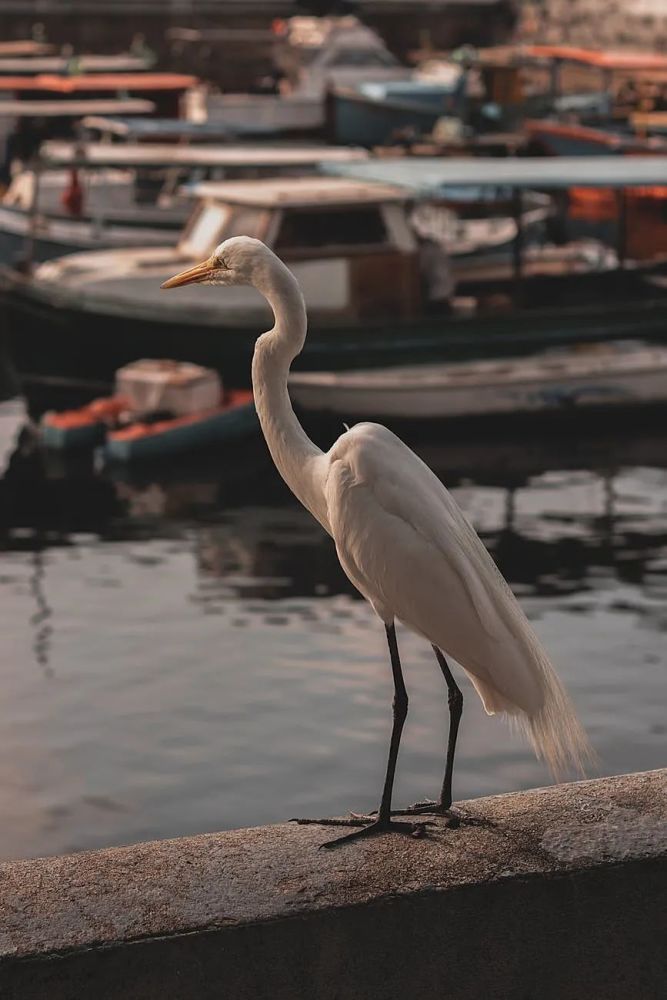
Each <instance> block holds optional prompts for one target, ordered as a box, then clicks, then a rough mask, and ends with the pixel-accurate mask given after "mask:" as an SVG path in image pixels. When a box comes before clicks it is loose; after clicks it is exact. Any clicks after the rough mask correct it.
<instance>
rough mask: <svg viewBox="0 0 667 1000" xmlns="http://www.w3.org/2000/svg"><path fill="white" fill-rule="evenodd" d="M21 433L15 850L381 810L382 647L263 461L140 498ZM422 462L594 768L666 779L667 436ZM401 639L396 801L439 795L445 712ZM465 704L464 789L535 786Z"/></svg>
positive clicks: (15, 476)
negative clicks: (509, 591)
mask: <svg viewBox="0 0 667 1000" xmlns="http://www.w3.org/2000/svg"><path fill="white" fill-rule="evenodd" d="M20 420H21V417H20V413H17V412H16V407H15V406H12V405H11V404H10V405H6V406H4V407H2V408H0V451H1V452H2V453H3V455H4V456H5V459H4V462H3V468H4V467H5V466H7V460H8V461H9V464H8V467H7V468H6V471H5V474H4V478H3V479H2V481H0V545H1V546H2V549H3V551H2V555H1V557H0V587H1V590H2V604H1V608H2V631H1V633H0V642H1V643H2V651H3V655H2V657H1V659H0V674H1V679H0V684H1V689H2V701H1V703H0V810H1V814H2V823H1V824H0V855H1V856H3V857H29V856H34V855H39V854H45V853H55V852H61V851H73V850H78V849H82V848H93V847H99V846H104V845H109V844H123V843H128V842H131V841H136V840H140V839H145V838H151V837H168V836H175V835H179V834H187V833H194V832H199V831H206V830H216V829H221V828H225V827H235V826H243V825H249V824H255V823H265V822H270V821H273V820H282V819H285V818H286V817H290V816H294V815H299V814H302V815H320V814H330V813H335V812H341V811H344V810H346V809H348V808H353V809H364V808H368V807H371V806H374V805H375V804H376V801H377V798H378V795H379V791H380V787H381V782H382V777H383V768H384V761H385V754H386V745H387V739H388V734H389V725H390V703H391V693H392V692H391V683H390V674H389V668H388V664H387V659H386V652H385V645H384V633H383V629H382V626H381V625H380V624H379V622H378V621H377V620H376V619H375V618H374V616H373V613H372V612H371V610H370V609H369V608H368V607H367V605H366V604H365V603H364V602H363V601H362V600H360V599H359V598H358V597H357V596H356V595H355V592H354V591H353V590H352V588H351V586H350V585H349V584H348V582H347V580H346V578H345V577H344V575H343V573H342V571H341V570H340V569H339V567H338V564H337V561H336V558H335V555H334V552H333V548H332V544H331V542H330V541H329V539H328V538H327V537H326V536H325V535H324V533H323V532H322V531H321V530H320V528H319V527H318V526H317V525H316V524H315V523H314V522H313V521H312V520H311V518H310V517H309V516H308V515H307V514H306V513H305V512H304V511H302V510H301V509H300V508H299V507H298V506H297V505H296V504H295V502H294V501H293V500H292V499H291V498H290V497H289V495H288V494H287V492H286V490H285V489H284V487H283V486H282V484H281V483H280V482H279V481H278V479H277V477H276V475H275V473H274V472H273V470H272V468H271V466H270V464H269V463H268V461H267V459H266V455H265V453H264V449H263V446H262V445H261V444H260V443H258V444H257V446H254V445H253V446H250V447H248V448H244V449H242V450H240V452H239V451H237V452H236V453H232V454H227V455H220V456H218V457H215V458H210V459H208V460H207V461H206V462H203V463H200V464H199V465H198V466H192V465H190V466H189V467H184V468H180V469H173V470H171V471H170V473H169V475H168V476H165V475H162V476H157V475H156V476H153V477H150V478H147V479H146V480H145V481H144V482H138V481H135V482H130V481H127V480H123V479H122V478H117V479H115V480H114V479H112V478H105V477H103V476H101V475H99V474H96V473H95V472H94V471H93V470H92V469H91V468H86V467H81V466H80V467H78V468H74V469H73V468H69V469H63V468H62V467H59V466H58V465H57V464H56V463H53V462H52V463H50V464H45V462H44V461H43V459H42V458H40V456H39V455H38V454H36V453H35V452H34V451H33V450H32V448H31V446H30V442H29V441H27V440H23V442H22V443H21V444H20V445H19V446H18V447H17V446H16V431H17V428H18V426H19V424H20ZM320 433H321V440H322V443H324V442H325V441H326V436H327V434H328V433H329V432H326V431H323V430H321V431H320ZM418 450H419V451H420V452H421V454H422V456H423V457H424V458H425V459H426V460H427V461H428V462H429V463H430V464H431V465H432V466H433V468H435V469H436V471H437V472H438V473H439V474H440V475H441V477H442V478H443V479H444V480H445V481H446V482H447V483H448V484H449V485H451V486H452V487H454V492H455V494H456V496H457V498H458V500H459V502H460V503H461V504H462V506H463V507H464V508H465V510H466V511H467V512H468V513H469V515H470V516H471V517H472V519H473V521H474V522H475V524H476V526H477V528H478V530H479V531H480V533H481V534H482V536H483V538H484V540H485V542H486V544H487V545H488V546H489V547H490V548H491V550H492V551H493V553H494V555H495V557H496V559H497V561H498V562H499V563H500V565H501V567H502V569H503V571H504V572H505V574H506V576H507V577H508V579H509V580H510V582H511V583H512V586H513V587H514V589H515V592H516V593H517V595H518V596H519V598H520V600H521V602H522V604H523V605H524V607H525V609H526V611H527V612H528V614H529V616H530V617H531V619H532V620H533V621H534V623H535V627H536V629H537V631H538V633H539V634H540V636H541V637H542V639H543V640H544V642H545V643H546V645H547V647H548V648H549V650H550V651H551V653H552V655H553V658H554V660H555V661H556V663H557V664H558V666H559V670H560V672H561V674H562V676H563V678H564V679H565V681H566V683H567V684H568V687H569V688H570V690H571V692H572V695H573V697H574V700H575V701H576V703H577V706H578V708H579V710H580V713H581V715H582V718H583V721H584V723H585V724H586V726H587V728H588V731H589V733H590V736H591V739H592V741H593V743H594V745H595V748H596V749H597V751H598V753H599V754H600V758H601V772H602V773H613V772H618V771H629V770H635V769H645V768H652V767H658V766H661V765H664V764H665V756H666V754H665V745H666V741H667V736H666V734H667V728H666V724H665V631H666V630H667V604H666V598H667V432H666V433H665V434H662V435H661V434H659V433H657V432H656V431H655V429H654V428H651V427H648V428H643V429H641V430H639V429H638V430H636V431H632V432H630V431H625V432H623V433H622V432H620V431H615V432H612V431H607V432H606V433H605V434H601V433H600V432H599V431H597V432H595V433H590V434H588V435H579V436H578V437H574V436H573V435H571V434H570V435H567V434H566V435H564V436H561V437H554V436H553V434H548V433H547V432H545V433H544V434H542V435H540V436H536V437H535V438H534V439H532V440H527V439H526V438H525V436H524V437H523V439H521V440H516V439H515V440H511V439H510V440H498V441H495V442H488V443H484V442H480V441H479V440H477V441H474V440H473V441H470V442H468V443H461V444H459V445H456V444H454V443H451V442H447V441H446V440H445V434H444V432H443V434H442V435H441V437H440V440H438V439H435V440H432V441H430V442H426V443H422V445H421V446H420V447H419V448H418ZM399 638H400V642H401V649H402V653H403V659H404V665H405V671H406V679H407V683H408V687H409V691H410V696H411V705H410V716H409V718H408V722H407V725H406V730H405V736H404V741H403V748H402V755H401V758H400V762H399V778H398V781H397V789H396V801H397V802H403V803H405V802H408V801H413V800H414V799H415V797H419V796H423V795H428V794H434V793H435V792H436V791H437V789H438V787H439V782H440V778H441V768H442V763H443V761H442V752H443V743H444V723H445V719H446V692H445V690H444V688H443V684H442V681H441V678H440V675H439V672H438V670H437V668H436V666H435V663H434V661H433V659H432V655H431V654H430V650H429V649H428V648H427V647H426V646H425V644H424V643H423V642H421V641H419V640H417V639H416V638H415V637H413V636H411V635H410V634H408V633H405V632H402V633H401V635H400V637H399ZM463 686H464V694H471V696H470V697H468V698H467V699H466V707H465V713H464V720H463V727H462V737H461V741H460V756H459V765H458V771H457V775H456V782H455V793H456V794H457V795H458V796H460V797H466V796H473V795H477V794H480V793H485V792H496V791H505V790H509V789H515V788H522V787H526V786H530V785H535V784H541V783H544V782H545V781H546V780H547V776H546V774H545V772H544V770H543V769H542V767H541V765H539V764H538V763H537V762H536V761H535V760H534V759H533V758H532V756H531V754H530V752H529V751H528V750H527V749H526V748H525V747H524V746H523V745H522V744H521V743H520V742H519V741H518V740H517V739H516V738H513V737H512V736H511V734H510V733H509V731H508V729H507V728H506V726H505V725H503V724H502V723H501V722H498V721H496V720H491V719H487V718H486V717H485V716H484V715H483V712H482V710H481V707H480V705H479V703H478V701H477V699H476V697H474V696H472V693H471V692H470V689H469V686H468V685H465V682H464V685H463Z"/></svg>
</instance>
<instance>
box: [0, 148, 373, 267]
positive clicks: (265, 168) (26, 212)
mask: <svg viewBox="0 0 667 1000" xmlns="http://www.w3.org/2000/svg"><path fill="white" fill-rule="evenodd" d="M366 156H367V154H366V152H365V151H364V150H361V149H352V148H343V147H334V146H325V145H323V144H322V145H318V144H315V143H310V144H304V143H292V144H285V143H282V144H267V145H258V144H255V143H243V144H239V143H231V142H230V143H226V144H224V145H217V144H216V145H214V144H212V143H205V144H196V145H181V144H179V145H174V144H171V143H163V142H155V141H152V142H146V143H140V142H132V143H129V142H124V143H118V144H112V143H109V142H76V143H71V142H63V141H49V142H45V143H43V145H42V147H41V149H40V154H39V158H38V159H37V160H36V163H35V165H34V168H33V169H29V170H24V171H22V172H21V173H19V174H17V175H16V176H15V177H14V179H13V180H12V182H11V184H10V185H9V188H8V190H7V191H6V192H5V194H4V195H3V196H2V199H0V259H3V260H5V261H12V260H14V259H18V258H20V257H21V256H22V255H23V256H28V255H29V256H30V259H31V260H32V261H44V260H50V259H51V258H53V257H58V256H60V255H62V254H66V253H73V252H75V251H77V250H95V249H103V248H112V247H117V248H124V247H137V246H139V247H141V246H165V245H166V244H168V243H170V242H172V243H175V242H176V241H177V239H178V233H179V231H180V229H181V228H182V227H183V224H184V223H185V221H186V219H187V217H188V214H189V210H190V203H189V201H188V200H187V199H184V198H180V197H178V191H179V188H180V185H181V184H182V183H185V182H187V181H188V180H192V179H194V178H196V179H197V180H203V179H205V178H220V177H235V178H242V177H245V176H252V177H262V176H271V175H276V176H280V175H296V176H300V175H308V174H312V173H314V172H315V171H316V169H317V168H318V166H319V164H321V163H322V162H324V161H327V160H328V161H334V160H336V161H340V162H347V161H349V160H354V159H363V158H366ZM28 241H29V242H30V246H29V248H27V249H26V243H27V242H28Z"/></svg>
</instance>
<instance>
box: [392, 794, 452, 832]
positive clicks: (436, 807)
mask: <svg viewBox="0 0 667 1000" xmlns="http://www.w3.org/2000/svg"><path fill="white" fill-rule="evenodd" d="M391 815H392V816H444V817H445V819H446V820H447V822H446V823H445V826H448V827H449V828H450V829H452V830H456V829H458V828H459V827H460V826H461V824H462V823H465V822H466V817H464V816H462V815H461V814H460V813H458V812H456V810H454V809H452V807H451V806H445V805H444V804H443V803H442V802H433V801H431V799H427V800H426V801H425V802H415V803H414V805H411V806H408V808H407V809H393V810H392V813H391Z"/></svg>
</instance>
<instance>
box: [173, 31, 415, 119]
mask: <svg viewBox="0 0 667 1000" xmlns="http://www.w3.org/2000/svg"><path fill="white" fill-rule="evenodd" d="M273 59H274V64H275V72H274V81H275V82H274V86H273V91H274V92H273V93H271V92H268V93H253V94H232V93H225V94H207V95H206V97H205V100H204V107H203V108H201V109H198V108H197V107H196V99H197V94H196V92H194V93H193V95H192V103H193V105H194V106H192V105H191V110H192V113H193V115H196V114H197V112H198V111H200V113H203V115H204V116H206V117H208V119H209V120H210V121H216V122H224V123H225V124H228V125H230V126H232V127H235V126H236V125H243V124H248V123H249V124H253V125H255V126H260V125H261V126H264V127H272V128H274V129H277V130H279V131H281V132H287V133H292V134H303V133H307V132H313V131H319V130H321V129H322V128H323V126H324V124H325V117H326V114H325V96H326V93H327V91H328V90H329V89H330V88H331V87H334V86H354V85H356V84H357V83H360V82H362V81H364V80H376V81H385V80H402V79H407V78H408V77H410V76H411V72H412V71H411V70H410V69H409V68H408V67H406V66H402V65H401V63H400V62H399V61H398V60H397V59H396V57H395V56H393V55H392V53H391V52H390V51H389V49H388V48H387V46H386V45H385V43H384V42H383V40H382V39H381V38H380V36H379V35H378V34H377V33H376V32H375V31H373V30H372V29H371V28H369V27H368V26H367V25H364V24H362V23H361V22H360V21H359V20H357V18H355V17H323V18H315V17H298V16H297V17H291V18H288V19H287V20H286V21H284V22H281V27H280V31H279V32H277V33H276V35H275V37H274V54H273Z"/></svg>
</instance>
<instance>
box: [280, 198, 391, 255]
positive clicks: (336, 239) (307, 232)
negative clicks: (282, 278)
mask: <svg viewBox="0 0 667 1000" xmlns="http://www.w3.org/2000/svg"><path fill="white" fill-rule="evenodd" d="M388 242H389V236H388V234H387V229H386V226H385V223H384V219H383V218H382V213H381V212H380V208H379V206H376V205H373V206H371V207H367V206H364V207H363V208H349V209H333V210H332V209H292V210H290V211H286V212H285V213H284V215H283V217H282V221H281V224H280V229H279V230H278V235H277V237H276V242H275V248H276V252H280V251H281V250H290V251H294V250H310V249H314V248H325V247H330V246H335V247H349V248H352V247H355V246H357V247H358V246H364V247H368V246H369V245H370V246H376V245H377V244H382V245H386V244H387V243H388Z"/></svg>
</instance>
